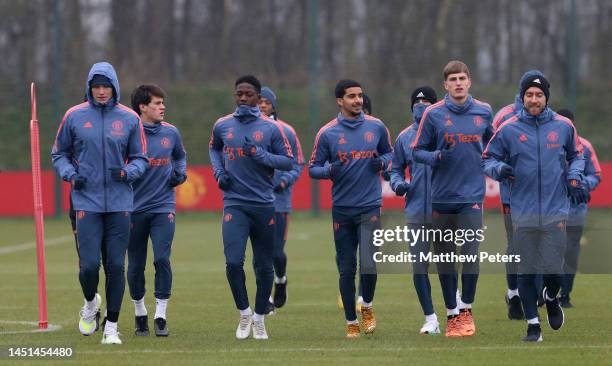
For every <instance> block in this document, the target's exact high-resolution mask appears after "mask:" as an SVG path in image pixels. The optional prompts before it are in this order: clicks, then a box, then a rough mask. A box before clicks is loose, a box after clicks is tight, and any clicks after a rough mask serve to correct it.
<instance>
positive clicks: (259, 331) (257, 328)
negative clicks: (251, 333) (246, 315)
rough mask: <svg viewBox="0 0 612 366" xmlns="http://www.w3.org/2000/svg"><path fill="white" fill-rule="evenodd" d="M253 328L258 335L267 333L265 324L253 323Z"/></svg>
mask: <svg viewBox="0 0 612 366" xmlns="http://www.w3.org/2000/svg"><path fill="white" fill-rule="evenodd" d="M253 328H255V333H257V334H264V333H265V332H266V326H265V325H264V322H253Z"/></svg>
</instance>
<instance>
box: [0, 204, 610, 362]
mask: <svg viewBox="0 0 612 366" xmlns="http://www.w3.org/2000/svg"><path fill="white" fill-rule="evenodd" d="M590 215H591V219H590V221H589V224H588V225H587V227H588V230H587V232H586V234H585V236H586V237H587V239H588V240H587V243H588V244H587V246H585V247H584V249H585V251H584V253H585V256H586V257H589V256H591V257H594V258H597V257H604V258H605V259H606V260H607V261H610V258H612V256H610V249H607V250H605V251H604V249H605V248H607V246H606V245H604V244H606V243H608V242H609V239H607V238H609V235H607V230H609V229H608V228H606V225H609V222H610V218H612V213H611V212H610V211H606V210H602V211H592V212H591V214H590ZM220 219H221V215H220V214H201V215H179V216H178V219H177V234H176V237H175V241H174V246H173V249H174V250H173V254H172V255H173V256H172V260H173V272H174V284H173V293H172V299H171V301H170V305H169V310H168V317H169V318H168V321H169V328H170V331H171V336H170V337H168V338H167V339H163V338H156V337H154V336H150V337H145V338H142V337H139V338H136V337H135V336H134V335H133V331H132V329H133V305H132V304H131V302H130V301H129V295H128V293H127V288H126V295H125V298H124V302H123V310H124V311H123V312H122V313H121V318H120V321H119V327H120V331H122V339H123V341H124V344H123V345H121V346H114V347H111V346H102V345H100V344H99V342H100V339H101V334H100V333H95V334H94V335H93V336H91V337H83V336H81V335H80V334H79V332H78V329H77V321H78V311H79V309H80V306H81V305H82V294H81V290H80V286H79V283H78V263H77V256H76V253H75V250H74V244H73V242H72V240H71V239H70V229H69V223H68V220H67V219H60V220H47V222H46V237H47V240H49V239H53V238H62V237H64V240H63V242H62V240H61V239H60V240H59V242H58V241H57V240H56V241H55V244H54V245H53V246H50V247H48V248H47V249H46V256H47V257H46V266H47V291H48V301H49V322H50V323H51V324H55V325H59V326H61V327H62V328H61V329H60V330H59V331H55V332H49V333H20V334H7V332H9V331H18V330H27V329H28V326H24V325H18V324H9V323H3V322H0V347H1V348H4V349H6V347H7V346H21V345H29V346H32V345H44V346H49V345H56V346H71V347H74V350H75V353H76V356H75V357H74V358H73V359H70V360H68V362H65V363H73V364H79V365H87V364H106V365H108V364H111V365H123V364H126V365H152V364H160V365H163V364H171V365H182V364H241V365H246V364H249V365H255V364H257V365H259V364H291V365H294V364H315V363H317V364H347V363H351V364H369V365H374V364H376V365H382V364H399V363H400V362H401V363H404V364H408V363H413V362H415V361H416V362H417V363H416V364H432V365H433V364H438V365H450V364H453V365H458V364H490V365H493V364H495V365H503V364H511V365H521V364H536V363H537V364H555V365H564V364H567V365H575V364H598V365H599V364H606V363H608V364H610V363H612V361H610V356H611V353H612V352H611V351H612V335H611V331H612V313H611V312H610V306H611V305H612V298H611V297H610V294H612V281H611V280H612V275H601V274H600V275H595V274H589V275H586V274H580V275H578V276H577V280H576V284H575V290H574V293H573V302H574V304H575V305H576V308H575V309H569V310H567V312H566V314H567V321H566V324H565V326H564V327H563V329H561V330H560V331H558V332H554V331H552V330H551V329H550V328H549V327H548V326H547V325H546V323H544V326H543V331H544V339H545V340H544V342H543V343H541V344H524V343H523V342H521V340H520V338H521V337H522V336H523V335H524V332H525V328H526V325H525V324H524V322H517V321H509V320H507V318H506V307H505V304H504V302H503V297H504V293H505V279H504V276H503V275H502V273H501V270H500V271H497V272H498V273H491V274H484V275H481V278H480V281H479V285H478V293H477V299H476V302H475V307H474V314H475V319H476V325H477V327H478V328H477V335H476V336H475V337H472V338H464V339H446V338H445V337H444V336H421V335H419V334H418V329H419V327H420V326H421V323H422V320H423V316H422V313H421V311H420V307H419V305H418V301H417V298H416V294H415V291H414V288H413V286H412V280H411V278H410V276H409V275H408V274H401V275H400V274H396V275H380V276H379V282H378V286H377V291H376V298H375V310H376V315H377V320H378V324H379V327H378V329H377V330H376V333H375V334H374V335H372V336H368V337H362V338H361V339H357V340H345V339H344V331H345V329H344V327H345V324H344V319H343V313H342V312H341V311H340V310H339V309H338V307H337V305H336V298H337V294H338V289H337V288H338V275H337V271H336V268H335V262H334V246H333V241H332V230H331V219H330V217H329V216H327V215H323V216H322V217H321V218H312V217H310V216H309V215H307V214H296V215H294V216H293V218H292V220H291V223H290V235H289V241H288V244H287V253H288V257H289V265H288V275H289V281H290V287H289V300H288V303H287V305H286V307H285V308H283V309H281V310H280V311H279V313H278V314H277V315H275V316H274V317H270V318H268V319H267V321H266V325H267V328H268V333H269V335H270V340H269V341H254V340H252V339H249V340H246V341H237V340H235V339H234V331H235V327H236V324H237V321H238V315H237V311H236V309H235V308H234V305H233V300H232V297H231V294H230V291H229V288H228V285H227V281H226V279H225V269H224V260H223V251H222V248H223V247H222V244H221V241H220ZM486 225H487V227H488V229H487V241H486V242H485V244H483V247H485V246H486V247H487V248H489V249H493V248H502V247H503V246H504V240H505V239H504V236H503V226H502V222H501V217H500V216H499V215H498V214H497V213H489V212H487V214H486ZM0 233H2V235H1V236H0V249H2V248H3V247H9V246H15V245H18V244H22V243H27V242H31V241H33V240H34V229H33V225H32V222H31V221H30V220H26V219H3V220H0ZM597 244H602V245H601V246H598V245H597ZM587 248H588V249H587ZM593 248H599V249H597V250H595V249H593ZM594 250H595V253H593V251H594ZM248 253H249V258H248V259H247V263H248V265H247V278H248V282H249V284H248V288H249V295H250V299H251V302H252V303H253V302H254V294H255V291H254V290H255V286H254V279H253V273H252V269H251V265H250V249H249V250H248ZM152 270H153V266H152V264H151V258H150V257H149V263H148V266H147V279H148V282H147V284H148V288H149V292H148V293H147V296H146V303H147V308H148V310H149V312H150V313H153V312H154V300H153V291H152V285H153V272H152ZM488 272H495V270H491V271H488ZM607 273H612V272H610V271H608V272H607ZM0 276H1V278H2V281H0V295H1V296H0V299H1V300H0V320H2V321H7V320H12V321H36V320H37V316H38V315H37V314H38V310H37V309H38V307H37V297H36V294H37V292H36V259H35V251H34V250H33V249H29V250H21V251H16V252H13V253H8V254H0ZM101 283H103V278H101ZM432 285H433V295H434V304H435V307H436V312H437V314H438V316H439V317H440V318H443V315H444V313H443V311H444V306H443V303H442V296H441V293H440V289H439V284H438V281H437V279H436V278H435V277H432ZM542 315H544V314H542ZM150 326H151V327H152V324H150ZM2 357H4V358H0V364H5V362H6V361H7V358H5V357H6V356H2ZM64 361H66V360H64ZM64 361H62V362H61V363H62V364H63V363H64ZM29 362H30V363H31V364H40V360H32V361H29ZM18 364H19V365H25V364H28V362H27V361H25V362H24V361H20V362H19V363H18ZM57 364H59V363H57Z"/></svg>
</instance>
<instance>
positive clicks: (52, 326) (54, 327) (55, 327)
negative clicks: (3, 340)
mask: <svg viewBox="0 0 612 366" xmlns="http://www.w3.org/2000/svg"><path fill="white" fill-rule="evenodd" d="M0 324H19V325H31V326H34V327H38V322H28V321H20V320H0ZM60 329H62V327H61V326H60V325H55V324H48V325H47V329H38V328H36V329H32V330H7V331H0V335H3V334H21V333H44V332H54V331H56V330H60Z"/></svg>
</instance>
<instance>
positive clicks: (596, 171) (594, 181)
mask: <svg viewBox="0 0 612 366" xmlns="http://www.w3.org/2000/svg"><path fill="white" fill-rule="evenodd" d="M578 139H579V140H580V144H581V145H582V148H583V151H582V153H583V154H584V182H585V184H586V185H587V188H588V190H589V192H592V191H593V190H594V189H595V187H597V185H599V182H600V181H601V167H600V166H599V160H598V159H597V154H596V153H595V149H594V148H593V145H591V143H590V142H589V141H588V140H587V139H585V138H584V137H582V136H578ZM586 214H587V204H586V203H581V204H579V205H575V204H573V203H571V202H570V213H569V217H568V219H567V225H568V226H581V225H584V219H585V217H586Z"/></svg>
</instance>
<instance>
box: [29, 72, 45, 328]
mask: <svg viewBox="0 0 612 366" xmlns="http://www.w3.org/2000/svg"><path fill="white" fill-rule="evenodd" d="M30 101H31V105H32V119H31V120H30V149H31V154H32V192H33V193H34V221H35V222H36V261H37V264H38V328H39V329H47V327H48V325H49V324H48V322H47V279H46V272H45V223H44V218H43V203H42V189H41V174H40V141H39V132H38V119H37V117H36V87H35V85H34V83H32V85H31V87H30Z"/></svg>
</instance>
